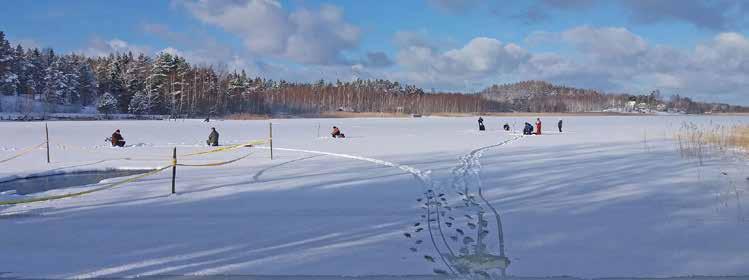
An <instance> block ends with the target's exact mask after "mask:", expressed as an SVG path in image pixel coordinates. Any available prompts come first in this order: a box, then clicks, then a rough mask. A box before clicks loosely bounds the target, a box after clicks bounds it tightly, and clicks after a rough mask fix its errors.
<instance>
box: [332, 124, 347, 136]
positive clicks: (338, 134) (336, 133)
mask: <svg viewBox="0 0 749 280" xmlns="http://www.w3.org/2000/svg"><path fill="white" fill-rule="evenodd" d="M330 135H331V136H333V138H346V135H344V134H343V133H341V130H340V129H338V127H335V126H334V127H333V132H331V133H330Z"/></svg>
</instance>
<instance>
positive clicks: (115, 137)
mask: <svg viewBox="0 0 749 280" xmlns="http://www.w3.org/2000/svg"><path fill="white" fill-rule="evenodd" d="M109 140H110V141H112V147H125V138H123V137H122V134H120V130H119V129H118V130H115V131H114V133H112V138H110V139H109Z"/></svg>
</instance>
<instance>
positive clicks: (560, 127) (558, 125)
mask: <svg viewBox="0 0 749 280" xmlns="http://www.w3.org/2000/svg"><path fill="white" fill-rule="evenodd" d="M557 127H559V133H562V120H559V122H558V123H557Z"/></svg>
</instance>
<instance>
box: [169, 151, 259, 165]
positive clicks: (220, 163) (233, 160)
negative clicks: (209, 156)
mask: <svg viewBox="0 0 749 280" xmlns="http://www.w3.org/2000/svg"><path fill="white" fill-rule="evenodd" d="M250 155H252V153H249V154H246V155H244V156H242V157H240V158H236V159H232V160H229V161H222V162H214V163H205V164H184V163H179V164H177V163H176V161H174V162H175V165H177V166H188V167H203V166H221V165H226V164H230V163H233V162H237V161H240V160H242V159H244V158H246V157H249V156H250Z"/></svg>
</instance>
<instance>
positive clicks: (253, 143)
mask: <svg viewBox="0 0 749 280" xmlns="http://www.w3.org/2000/svg"><path fill="white" fill-rule="evenodd" d="M265 141H266V140H253V141H250V142H246V143H241V144H234V145H230V146H225V147H221V148H216V149H212V150H208V151H202V152H195V153H190V154H184V155H179V157H191V156H197V155H205V154H212V153H217V152H223V151H229V150H234V149H238V148H242V147H246V146H250V145H260V144H264V143H265Z"/></svg>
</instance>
